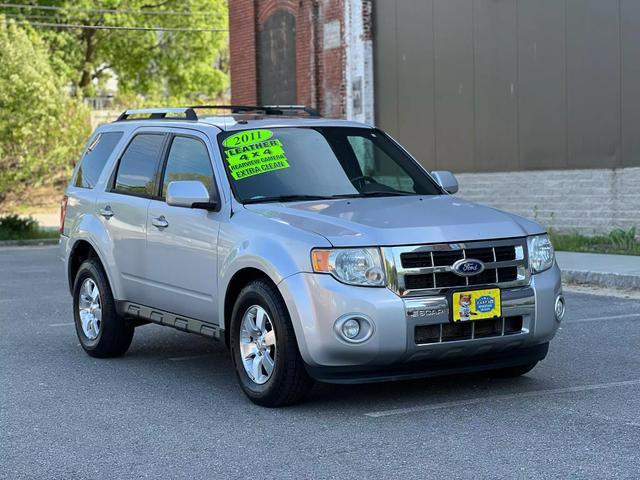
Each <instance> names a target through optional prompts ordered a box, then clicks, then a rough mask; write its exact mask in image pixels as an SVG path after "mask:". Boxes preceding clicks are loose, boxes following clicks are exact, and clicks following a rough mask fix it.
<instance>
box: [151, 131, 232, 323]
mask: <svg viewBox="0 0 640 480" xmlns="http://www.w3.org/2000/svg"><path fill="white" fill-rule="evenodd" d="M175 180H198V181H201V182H202V183H203V184H204V185H205V186H206V187H207V189H208V190H209V193H210V194H211V195H212V196H216V185H215V181H214V174H213V168H212V164H211V155H210V154H209V151H208V147H207V142H206V139H205V137H204V136H199V135H197V134H193V133H189V134H188V135H182V134H171V136H170V138H169V146H168V153H167V156H166V161H165V166H164V171H163V175H162V181H161V191H160V197H161V198H159V199H154V200H151V203H150V204H149V209H148V213H147V249H146V252H145V264H146V275H145V276H146V277H147V278H148V279H149V285H150V287H151V288H150V290H149V293H150V298H149V302H150V303H148V305H150V306H153V307H155V308H158V309H161V310H165V311H167V312H171V313H175V314H179V315H184V316H187V317H191V318H195V319H198V320H203V321H205V322H209V323H214V324H215V323H217V320H218V319H217V305H218V299H217V288H218V274H217V257H216V255H217V252H216V248H217V242H218V230H219V228H220V222H219V215H220V214H219V213H218V212H211V211H207V210H204V209H199V208H184V207H173V206H170V205H167V204H166V202H165V198H166V192H167V187H168V185H169V183H170V182H172V181H175Z"/></svg>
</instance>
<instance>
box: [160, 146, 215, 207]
mask: <svg viewBox="0 0 640 480" xmlns="http://www.w3.org/2000/svg"><path fill="white" fill-rule="evenodd" d="M176 180H199V181H201V182H202V183H203V184H204V186H205V187H207V190H209V193H210V194H212V193H213V169H212V168H211V160H210V159H209V154H208V153H207V147H205V146H204V143H202V142H201V141H200V140H196V139H195V138H187V137H175V138H174V139H173V142H172V143H171V149H170V150H169V157H168V158H167V166H166V168H165V171H164V180H163V182H162V196H163V197H164V196H165V195H166V193H167V187H168V186H169V182H174V181H176Z"/></svg>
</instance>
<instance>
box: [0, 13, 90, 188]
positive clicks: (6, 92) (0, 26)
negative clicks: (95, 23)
mask: <svg viewBox="0 0 640 480" xmlns="http://www.w3.org/2000/svg"><path fill="white" fill-rule="evenodd" d="M0 65H2V67H1V68H0V201H1V200H2V198H3V197H4V196H5V195H6V194H7V193H8V192H9V191H10V190H12V191H20V189H22V188H23V187H24V186H26V185H27V184H28V185H29V186H36V187H37V186H40V185H42V184H45V183H46V184H54V183H56V182H58V183H59V182H61V181H62V179H66V178H68V174H69V171H70V169H71V168H72V167H73V164H74V162H75V161H76V160H77V157H78V155H79V154H80V151H81V149H82V146H83V144H84V141H85V140H86V137H87V136H88V135H89V129H90V124H89V113H88V111H87V110H86V109H85V108H84V107H83V106H82V104H81V102H80V101H79V100H77V99H74V98H72V97H71V96H70V95H69V94H68V93H67V92H66V91H65V89H64V88H63V85H62V82H61V81H60V79H59V78H58V76H57V75H56V74H55V73H54V71H53V68H52V67H51V64H50V61H49V54H48V52H47V49H46V46H45V45H44V43H43V42H42V40H41V39H40V37H39V36H38V35H37V34H36V32H34V31H32V30H29V29H27V28H22V27H20V26H18V25H16V24H15V22H13V21H11V20H6V18H4V17H3V16H2V15H0Z"/></svg>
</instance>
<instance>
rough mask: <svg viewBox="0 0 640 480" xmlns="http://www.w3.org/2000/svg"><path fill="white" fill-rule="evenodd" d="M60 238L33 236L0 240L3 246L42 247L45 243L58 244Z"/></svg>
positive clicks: (0, 244)
mask: <svg viewBox="0 0 640 480" xmlns="http://www.w3.org/2000/svg"><path fill="white" fill-rule="evenodd" d="M58 243H60V239H59V238H33V239H29V240H0V248H1V247H41V246H45V245H58Z"/></svg>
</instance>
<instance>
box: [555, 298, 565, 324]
mask: <svg viewBox="0 0 640 480" xmlns="http://www.w3.org/2000/svg"><path fill="white" fill-rule="evenodd" d="M564 311H565V308H564V297H563V296H562V295H558V296H557V297H556V305H555V313H556V320H557V321H558V322H560V321H562V318H563V317H564Z"/></svg>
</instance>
